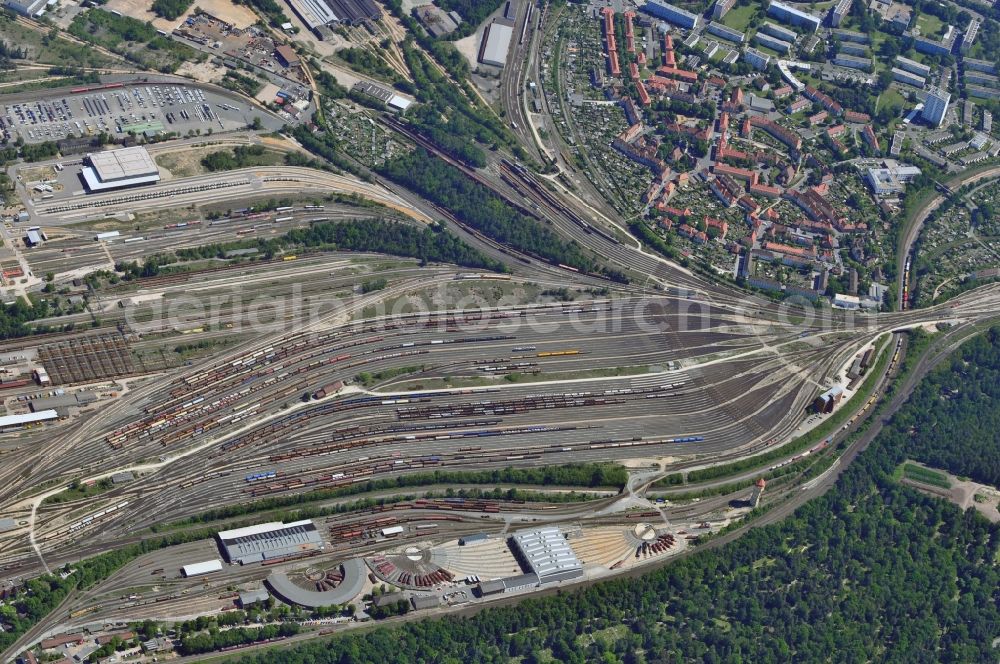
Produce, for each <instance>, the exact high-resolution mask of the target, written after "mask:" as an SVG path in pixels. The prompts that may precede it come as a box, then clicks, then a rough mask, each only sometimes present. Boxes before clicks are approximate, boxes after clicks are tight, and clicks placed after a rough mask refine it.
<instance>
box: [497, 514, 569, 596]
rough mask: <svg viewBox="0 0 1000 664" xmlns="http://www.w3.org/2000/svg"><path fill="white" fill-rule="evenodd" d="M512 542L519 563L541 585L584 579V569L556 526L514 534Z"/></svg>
mask: <svg viewBox="0 0 1000 664" xmlns="http://www.w3.org/2000/svg"><path fill="white" fill-rule="evenodd" d="M511 541H512V543H513V545H514V549H515V552H516V553H517V555H518V558H519V559H520V562H521V563H522V564H523V565H524V566H525V567H526V568H527V569H529V570H531V572H532V573H534V574H537V575H538V582H539V583H541V584H543V585H544V584H546V583H554V582H556V581H566V580H568V579H575V578H577V577H580V576H583V565H582V564H581V563H580V561H579V560H578V559H577V557H576V554H575V553H573V549H571V548H570V546H569V544H568V543H567V542H566V537H565V536H564V535H563V534H562V531H561V530H559V528H556V527H555V526H550V527H547V528H539V529H538V530H529V531H523V532H520V533H515V534H514V536H513V537H512V538H511Z"/></svg>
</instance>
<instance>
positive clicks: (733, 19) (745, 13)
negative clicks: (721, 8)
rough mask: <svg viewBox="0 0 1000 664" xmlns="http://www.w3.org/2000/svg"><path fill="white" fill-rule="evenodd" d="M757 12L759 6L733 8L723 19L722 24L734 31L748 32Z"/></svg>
mask: <svg viewBox="0 0 1000 664" xmlns="http://www.w3.org/2000/svg"><path fill="white" fill-rule="evenodd" d="M755 11H757V5H753V4H751V5H747V6H746V7H733V8H732V9H730V10H729V13H728V14H726V15H725V16H723V17H722V24H723V25H724V26H726V27H729V28H732V29H733V30H739V31H740V32H746V29H747V26H748V25H750V19H751V18H753V15H754V12H755Z"/></svg>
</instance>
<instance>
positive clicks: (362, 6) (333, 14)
mask: <svg viewBox="0 0 1000 664" xmlns="http://www.w3.org/2000/svg"><path fill="white" fill-rule="evenodd" d="M288 4H289V6H290V7H291V8H292V11H294V12H295V13H296V14H297V15H298V17H299V18H300V19H302V22H303V23H305V24H306V26H308V27H309V29H310V30H312V31H313V32H315V33H316V34H317V35H319V36H321V37H322V36H324V35H323V29H324V28H325V27H326V26H328V25H336V24H340V23H344V24H347V25H359V24H361V23H363V22H365V21H377V20H379V19H380V18H382V10H381V9H379V7H378V5H376V4H375V3H374V2H372V0H288Z"/></svg>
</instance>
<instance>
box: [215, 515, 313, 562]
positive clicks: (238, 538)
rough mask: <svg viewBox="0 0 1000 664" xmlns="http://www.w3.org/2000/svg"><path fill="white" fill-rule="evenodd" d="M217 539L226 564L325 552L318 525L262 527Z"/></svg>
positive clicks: (297, 523)
mask: <svg viewBox="0 0 1000 664" xmlns="http://www.w3.org/2000/svg"><path fill="white" fill-rule="evenodd" d="M216 537H217V538H218V540H219V544H220V546H221V548H222V551H223V553H224V554H225V556H226V560H228V561H229V562H231V563H239V564H241V565H244V564H246V563H256V562H262V561H265V560H273V559H275V558H282V557H285V556H294V555H296V554H301V553H306V552H309V551H317V550H320V549H322V548H323V540H322V539H321V538H320V535H319V531H318V530H316V525H315V524H314V523H313V522H312V521H309V520H308V519H307V520H305V521H295V522H294V523H289V524H287V525H286V524H284V523H281V522H280V521H275V522H271V523H262V524H258V525H256V526H248V527H246V528H237V529H235V530H223V531H221V532H219V533H218V534H217V535H216Z"/></svg>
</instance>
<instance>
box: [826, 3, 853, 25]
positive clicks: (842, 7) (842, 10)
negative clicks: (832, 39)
mask: <svg viewBox="0 0 1000 664" xmlns="http://www.w3.org/2000/svg"><path fill="white" fill-rule="evenodd" d="M850 12H851V0H838V2H837V4H835V5H834V6H833V9H831V10H830V25H831V26H833V27H835V28H836V27H838V26H840V24H841V22H843V20H844V19H845V18H847V15H848V14H849V13H850Z"/></svg>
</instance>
